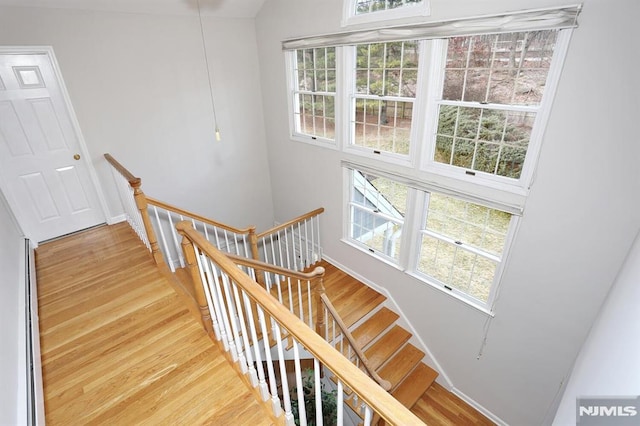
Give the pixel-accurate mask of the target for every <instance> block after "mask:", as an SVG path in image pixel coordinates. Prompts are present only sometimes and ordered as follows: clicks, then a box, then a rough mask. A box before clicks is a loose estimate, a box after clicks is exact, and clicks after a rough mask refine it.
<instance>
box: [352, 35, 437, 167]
mask: <svg viewBox="0 0 640 426" xmlns="http://www.w3.org/2000/svg"><path fill="white" fill-rule="evenodd" d="M416 42H417V44H418V49H419V52H418V69H417V81H416V96H415V97H414V98H405V97H400V96H375V95H365V94H358V93H356V76H355V72H356V69H357V49H358V46H359V45H353V46H343V47H342V51H343V54H342V57H343V58H342V63H343V67H344V72H343V73H342V76H343V78H344V80H345V83H344V84H343V86H342V87H343V88H344V92H343V93H342V96H341V97H342V98H346V99H347V104H346V105H345V107H346V108H347V111H348V116H347V115H345V117H346V118H347V120H346V121H345V122H344V132H343V133H342V135H343V143H342V148H343V150H344V151H345V152H348V153H353V154H356V155H359V156H363V157H368V158H372V159H376V160H381V161H384V162H386V163H392V164H399V165H403V166H409V167H414V166H415V165H416V164H418V163H419V160H418V158H419V157H420V155H419V152H420V148H419V145H420V139H421V138H422V134H423V133H424V130H423V124H422V121H421V120H419V117H420V114H421V111H423V110H424V96H421V95H420V93H421V87H422V86H423V85H424V82H425V79H426V78H427V74H428V67H427V66H426V65H427V62H426V61H427V60H428V57H429V56H430V55H429V46H428V45H427V44H426V41H425V40H416ZM369 44H375V43H364V45H369ZM383 98H392V101H393V102H405V100H409V101H411V102H412V103H413V107H412V111H411V129H410V132H409V153H408V154H398V153H393V152H389V151H379V150H374V149H372V148H369V147H364V146H359V145H356V144H355V143H354V142H355V126H352V123H355V113H356V108H355V102H356V99H371V100H374V99H383ZM412 142H413V143H412Z"/></svg>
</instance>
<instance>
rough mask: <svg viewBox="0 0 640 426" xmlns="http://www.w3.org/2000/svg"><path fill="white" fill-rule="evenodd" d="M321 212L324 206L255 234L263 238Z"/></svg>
mask: <svg viewBox="0 0 640 426" xmlns="http://www.w3.org/2000/svg"><path fill="white" fill-rule="evenodd" d="M322 212H324V207H320V208H317V209H315V210H313V211H310V212H309V213H305V214H303V215H302V216H298V217H296V218H295V219H291V220H290V221H288V222H285V223H281V224H280V225H278V226H275V227H273V228H271V229H268V230H266V231H264V232H261V233H259V234H258V235H257V237H258V238H263V237H266V236H267V235H271V234H275V233H276V232H278V231H281V230H283V229H285V228H287V227H289V226H291V225H295V224H296V223H298V222H302V221H303V220H307V219H310V218H312V217H313V216H317V215H319V214H320V213H322Z"/></svg>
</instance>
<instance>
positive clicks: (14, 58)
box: [0, 54, 104, 242]
mask: <svg viewBox="0 0 640 426" xmlns="http://www.w3.org/2000/svg"><path fill="white" fill-rule="evenodd" d="M0 80H2V85H1V86H0V184H2V190H3V191H4V192H5V194H6V195H7V199H8V200H9V203H10V204H11V205H12V208H13V209H14V210H15V213H16V216H18V220H19V221H20V222H21V224H22V225H23V227H24V229H25V231H26V232H27V233H28V234H30V235H29V236H30V238H32V239H34V240H35V241H38V242H40V241H44V240H47V239H50V238H54V237H57V236H60V235H64V234H67V233H70V232H74V231H77V230H80V229H84V228H88V227H91V226H94V225H97V224H99V223H103V222H104V215H103V213H102V211H101V209H100V205H99V201H98V196H97V192H96V188H95V186H94V184H93V182H92V181H91V178H90V174H89V169H88V167H89V166H88V164H87V163H86V161H87V160H86V159H85V158H84V156H80V153H81V150H80V141H79V137H78V135H77V133H76V131H75V127H74V126H73V121H72V118H71V115H70V114H71V113H70V111H69V110H68V108H67V104H66V102H65V99H64V94H63V92H62V87H61V85H60V84H59V82H58V79H57V76H56V74H55V72H54V69H53V66H52V64H51V62H50V60H49V57H48V56H47V55H46V54H34V55H11V54H9V55H6V54H4V55H0ZM76 154H78V155H77V156H76ZM74 156H76V158H74Z"/></svg>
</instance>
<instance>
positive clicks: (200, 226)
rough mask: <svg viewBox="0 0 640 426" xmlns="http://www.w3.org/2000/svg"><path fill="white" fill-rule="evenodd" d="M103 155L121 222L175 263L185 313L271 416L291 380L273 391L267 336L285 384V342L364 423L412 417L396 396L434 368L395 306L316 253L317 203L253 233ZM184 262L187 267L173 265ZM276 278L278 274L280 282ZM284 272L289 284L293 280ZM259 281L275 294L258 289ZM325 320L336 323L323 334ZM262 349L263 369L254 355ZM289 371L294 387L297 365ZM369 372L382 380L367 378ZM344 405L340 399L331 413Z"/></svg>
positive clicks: (426, 383) (420, 384)
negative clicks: (160, 190) (195, 318)
mask: <svg viewBox="0 0 640 426" xmlns="http://www.w3.org/2000/svg"><path fill="white" fill-rule="evenodd" d="M105 158H106V159H107V161H108V162H109V163H110V164H111V166H112V167H113V170H114V177H115V178H116V181H117V182H118V184H119V185H120V187H119V189H120V192H121V193H120V196H121V199H123V200H127V201H128V202H127V203H124V204H126V205H125V216H126V217H127V221H128V222H129V224H130V225H131V227H132V228H133V229H134V230H135V231H136V233H138V235H139V236H140V239H141V240H142V241H143V243H144V244H145V245H146V247H147V248H148V250H149V251H150V253H151V254H152V256H153V259H154V261H155V262H156V263H157V264H158V265H168V267H169V268H170V269H171V271H172V272H174V271H175V272H176V274H175V279H176V280H178V281H180V282H181V283H182V287H184V288H185V289H187V293H189V294H190V295H191V296H192V297H193V298H194V299H195V302H196V303H195V304H194V305H193V306H190V309H191V310H192V312H198V311H199V313H200V316H201V320H202V324H203V325H204V327H205V330H207V332H208V333H209V335H210V336H212V337H215V339H216V340H219V341H221V344H223V346H224V350H225V351H227V352H229V353H230V355H231V359H232V360H233V362H235V363H237V364H238V365H239V368H240V370H241V372H242V373H243V374H245V373H248V377H249V381H250V382H251V385H252V386H253V387H254V388H255V387H257V388H259V392H260V395H261V398H262V399H263V401H267V399H271V402H272V408H273V411H274V414H275V416H276V417H279V416H280V414H281V413H282V412H283V410H284V412H285V418H286V422H287V423H291V422H292V420H293V417H292V411H291V403H290V396H289V386H288V385H287V386H284V387H283V393H284V395H283V396H282V397H280V396H279V395H278V393H277V390H276V389H275V385H276V383H277V382H278V377H277V375H276V374H275V373H276V372H275V371H273V370H274V369H273V368H272V365H271V364H272V362H271V359H272V358H274V356H273V355H272V354H270V351H269V349H268V347H267V348H262V349H260V347H261V346H262V343H261V341H262V342H264V341H265V340H266V341H270V342H271V343H272V344H275V345H276V346H277V351H278V354H277V355H276V356H275V359H277V360H279V364H280V365H279V367H280V368H279V370H280V379H281V380H282V382H283V383H286V382H287V380H286V374H287V372H286V371H285V370H286V365H285V362H286V358H285V356H284V352H285V351H287V350H288V349H290V348H293V349H294V352H295V354H294V356H295V359H296V360H300V356H299V354H298V353H297V351H298V350H299V349H304V350H306V351H308V352H309V353H310V354H311V356H312V357H313V358H315V360H316V361H315V363H314V366H315V374H316V377H317V378H319V377H320V376H318V374H325V375H326V376H328V377H331V378H332V379H335V381H336V383H337V386H338V395H339V400H342V395H343V393H342V391H340V389H341V388H343V387H344V390H345V394H346V396H347V398H345V399H344V402H345V403H346V404H348V405H349V406H351V408H352V409H353V411H354V412H355V413H357V414H358V416H360V417H361V418H362V419H363V420H364V423H365V424H367V425H369V424H378V423H379V420H380V418H378V417H377V416H378V415H380V416H383V417H384V418H385V419H387V420H388V421H390V422H393V423H394V424H417V423H419V419H418V418H417V417H416V416H415V415H414V414H412V413H411V412H410V411H408V410H405V409H403V405H404V407H407V408H411V407H413V405H414V404H415V403H416V401H417V400H418V399H419V398H420V397H421V396H422V395H423V394H424V393H425V391H426V390H427V389H428V388H429V387H430V386H431V384H432V383H433V382H434V380H435V378H436V377H437V373H436V372H435V371H433V370H432V369H431V368H429V367H428V366H427V365H426V364H424V363H422V359H423V358H424V356H425V354H424V353H423V352H422V351H421V350H420V349H418V348H416V347H415V346H413V345H412V344H411V343H410V342H409V340H410V339H411V337H412V336H411V333H409V332H408V331H407V330H405V329H403V328H402V327H401V326H400V325H398V324H397V320H398V315H397V314H396V313H394V312H392V311H390V310H389V309H388V308H387V307H385V306H384V302H385V300H386V298H385V297H384V296H383V295H381V294H379V293H378V292H376V291H375V290H373V289H371V288H370V287H368V286H366V285H364V284H363V283H361V282H359V281H357V280H355V279H354V278H352V277H351V276H349V275H347V274H345V273H344V272H342V271H340V270H339V269H337V268H335V267H334V266H333V265H331V264H329V263H327V262H324V261H320V262H317V261H318V260H319V259H321V258H322V247H321V246H320V243H319V241H320V228H319V221H318V216H319V215H320V214H321V213H322V212H323V211H324V209H322V208H320V209H316V210H314V211H312V212H309V213H307V214H305V215H302V216H300V217H298V218H295V219H292V220H291V221H289V222H286V223H284V224H281V225H278V226H276V227H274V228H272V229H270V230H268V231H265V232H263V233H260V234H256V232H255V228H254V227H249V228H246V229H238V228H233V227H230V226H228V225H224V224H222V223H219V222H215V221H213V220H211V219H207V218H205V217H203V216H199V215H197V214H194V213H190V212H187V211H185V210H183V209H180V208H177V207H175V206H171V205H168V204H166V203H163V202H161V201H158V200H155V199H151V198H148V197H146V196H145V195H144V193H143V192H142V190H141V189H140V179H139V178H136V177H135V176H133V175H132V174H131V173H130V172H129V171H128V170H126V169H125V168H124V167H123V166H122V165H120V164H119V163H118V162H117V161H115V159H113V157H111V156H110V155H108V154H105ZM152 218H153V219H155V220H152ZM185 219H186V220H185ZM176 231H177V232H176ZM156 232H157V233H158V235H159V236H160V239H158V238H157V236H156ZM178 234H179V235H178ZM161 248H162V250H161ZM257 259H263V260H264V262H266V263H263V262H260V261H258V260H257ZM305 265H306V266H309V265H312V267H317V266H322V267H323V268H324V269H325V271H324V273H323V271H321V270H318V271H316V274H315V275H314V274H304V273H303V272H294V271H292V269H298V268H304V266H305ZM185 266H186V268H187V271H184V270H180V268H181V267H182V268H184V267H185ZM238 267H240V269H241V270H243V271H244V273H243V272H241V271H239V270H238ZM292 274H293V275H292ZM283 277H287V278H286V280H285V281H280V280H281V279H282V278H283ZM292 277H293V279H294V280H297V282H296V284H297V285H291V278H292ZM196 283H197V284H196ZM323 285H324V291H323V289H322V287H323ZM261 286H262V288H265V287H266V288H267V289H268V291H271V294H272V296H274V297H275V298H276V299H277V300H274V299H272V298H270V297H269V295H267V294H265V293H263V292H262V290H261V289H260V287H261ZM298 293H299V294H298ZM239 294H240V296H239ZM249 299H252V301H250V300H249ZM254 303H255V305H254ZM214 305H215V306H214ZM214 311H215V312H214ZM263 311H264V312H263ZM210 312H211V313H210ZM242 312H245V313H246V315H245V316H244V317H243V314H242ZM236 313H238V315H236ZM256 313H258V314H259V317H258V318H256V317H255V316H256ZM292 314H293V315H292ZM323 318H326V319H327V322H325V321H324V319H323ZM256 324H257V325H256ZM268 324H270V327H271V328H272V330H269V327H268ZM336 324H338V329H339V333H338V334H336V333H335V329H336ZM260 327H261V330H260V329H259V328H260ZM330 327H333V330H334V332H333V335H332V336H331V337H330V335H329V333H328V330H329V328H330ZM239 328H241V330H240V329H239ZM314 328H315V331H316V332H317V334H316V333H314V331H313V330H314ZM247 330H250V331H251V333H249V332H248V331H247ZM265 334H268V336H266V335H265ZM271 334H273V335H271ZM259 335H260V336H259ZM352 336H356V337H355V339H357V340H356V341H354V338H353V337H352ZM263 337H264V338H266V337H268V339H263ZM285 342H288V347H287V348H285V347H284V345H285V344H286V343H285ZM345 342H346V344H345ZM327 343H328V345H327ZM331 345H333V346H334V348H336V349H338V346H340V347H343V346H346V347H347V351H346V352H343V351H342V348H341V349H338V351H339V352H340V353H341V354H342V355H344V357H343V356H340V354H337V353H335V351H334V350H333V349H332V348H331ZM263 349H264V352H265V354H264V355H265V357H266V358H265V360H266V361H267V362H266V365H267V366H268V370H269V371H268V372H267V373H268V377H267V375H266V374H265V372H264V371H263V369H262V367H263V363H262V362H261V359H260V354H259V352H260V351H261V350H263ZM253 351H255V358H256V362H254V361H253V360H252V357H253V355H252V352H253ZM318 361H321V363H319V362H318ZM296 362H298V361H296ZM354 364H355V366H354ZM320 366H322V369H320V368H319V367H320ZM358 368H360V369H361V370H363V371H364V372H365V373H366V374H368V375H369V376H370V378H368V377H366V374H362V372H361V371H359V370H358ZM296 376H297V389H298V390H299V392H301V391H302V390H301V387H300V386H301V385H300V373H299V371H298V372H297V373H296ZM371 379H373V380H375V381H377V382H378V383H379V384H381V386H382V387H378V386H374V384H373V382H372V381H371ZM267 385H268V386H267ZM345 385H346V386H345ZM318 386H319V384H318V383H317V382H316V387H318ZM268 388H269V389H268ZM349 388H351V389H349ZM318 389H319V388H318ZM385 389H387V390H388V392H389V393H387V392H385ZM352 390H353V391H352ZM300 395H301V394H300ZM316 395H318V394H316ZM390 395H391V396H393V397H394V398H395V400H394V398H391V397H390ZM299 398H302V397H301V396H299ZM318 398H319V397H318ZM363 399H364V400H366V404H365V403H364V401H363ZM280 400H282V401H283V402H282V403H281V401H280ZM299 401H301V399H299ZM342 407H343V405H342V404H341V403H339V404H338V414H337V416H338V421H339V422H340V421H341V420H340V419H341V412H342ZM316 410H319V411H321V410H322V409H321V407H320V405H318V404H316ZM372 416H373V418H372ZM301 421H302V422H303V423H304V419H301Z"/></svg>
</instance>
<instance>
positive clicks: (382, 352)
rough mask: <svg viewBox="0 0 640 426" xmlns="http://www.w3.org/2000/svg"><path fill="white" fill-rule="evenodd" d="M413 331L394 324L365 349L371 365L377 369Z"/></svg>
mask: <svg viewBox="0 0 640 426" xmlns="http://www.w3.org/2000/svg"><path fill="white" fill-rule="evenodd" d="M410 338H411V333H409V332H408V331H407V330H405V329H404V328H402V327H400V326H399V325H395V326H393V328H392V329H391V330H389V332H387V333H386V334H385V335H384V336H382V337H381V338H380V339H378V341H377V342H375V343H374V344H373V345H371V347H370V348H369V349H367V350H366V351H365V353H364V354H365V356H366V357H367V359H368V360H369V363H370V365H371V367H372V368H373V369H375V370H377V369H378V368H379V367H380V366H381V365H382V364H384V363H385V362H386V361H387V360H388V359H389V358H390V357H391V356H392V355H393V354H394V353H396V352H397V351H398V350H399V349H400V348H401V347H402V346H403V345H404V344H405V343H406V342H407V341H408V340H409V339H410Z"/></svg>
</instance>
